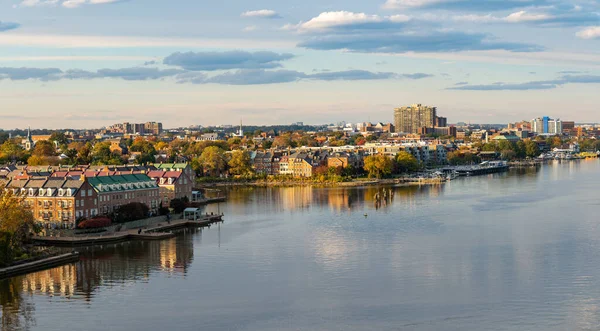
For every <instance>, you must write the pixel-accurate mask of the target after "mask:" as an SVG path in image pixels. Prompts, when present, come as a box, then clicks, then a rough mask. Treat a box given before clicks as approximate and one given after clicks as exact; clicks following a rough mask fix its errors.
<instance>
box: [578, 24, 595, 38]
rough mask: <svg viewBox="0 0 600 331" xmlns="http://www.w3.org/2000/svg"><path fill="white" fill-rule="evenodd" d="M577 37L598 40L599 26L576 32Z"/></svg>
mask: <svg viewBox="0 0 600 331" xmlns="http://www.w3.org/2000/svg"><path fill="white" fill-rule="evenodd" d="M577 37H579V38H581V39H599V38H600V26H591V27H589V28H587V29H584V30H581V31H579V32H577Z"/></svg>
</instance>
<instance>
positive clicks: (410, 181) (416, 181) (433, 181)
mask: <svg viewBox="0 0 600 331" xmlns="http://www.w3.org/2000/svg"><path fill="white" fill-rule="evenodd" d="M444 182H446V179H443V178H384V179H355V180H352V181H347V182H318V181H312V180H280V181H265V180H255V181H243V182H242V181H239V182H236V181H228V182H213V183H203V184H202V185H200V187H202V188H210V187H294V186H313V187H367V186H376V185H397V186H412V185H416V186H418V185H439V184H442V183H444Z"/></svg>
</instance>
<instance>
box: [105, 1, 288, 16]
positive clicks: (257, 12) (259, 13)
mask: <svg viewBox="0 0 600 331" xmlns="http://www.w3.org/2000/svg"><path fill="white" fill-rule="evenodd" d="M96 1H102V0H96ZM241 16H242V17H257V18H279V17H281V16H279V14H277V12H276V11H274V10H270V9H261V10H250V11H247V12H244V13H242V15H241Z"/></svg>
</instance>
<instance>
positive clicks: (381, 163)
mask: <svg viewBox="0 0 600 331" xmlns="http://www.w3.org/2000/svg"><path fill="white" fill-rule="evenodd" d="M392 166H393V162H392V160H391V159H390V158H389V157H387V156H385V155H383V154H378V155H372V156H367V157H366V158H365V166H364V168H365V171H366V172H367V173H368V174H369V178H371V177H375V178H382V177H384V176H387V175H389V174H391V173H392Z"/></svg>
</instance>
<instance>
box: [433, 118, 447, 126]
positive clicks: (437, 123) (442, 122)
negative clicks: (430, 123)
mask: <svg viewBox="0 0 600 331" xmlns="http://www.w3.org/2000/svg"><path fill="white" fill-rule="evenodd" d="M435 126H436V127H438V128H445V127H447V126H448V119H447V118H446V117H436V118H435Z"/></svg>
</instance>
